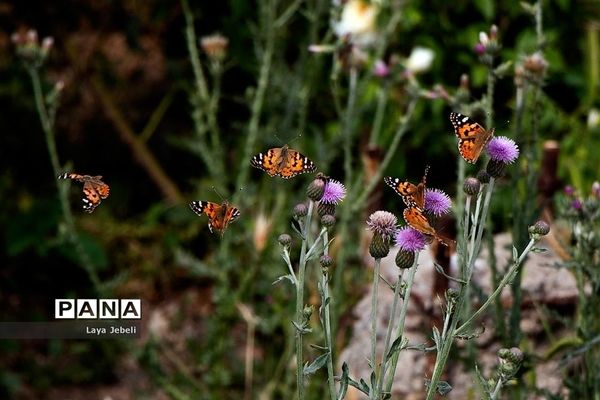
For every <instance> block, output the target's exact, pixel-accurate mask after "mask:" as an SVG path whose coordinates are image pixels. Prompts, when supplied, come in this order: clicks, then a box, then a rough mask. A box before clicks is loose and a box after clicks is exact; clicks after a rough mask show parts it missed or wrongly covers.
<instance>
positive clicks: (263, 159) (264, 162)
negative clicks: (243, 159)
mask: <svg viewBox="0 0 600 400" xmlns="http://www.w3.org/2000/svg"><path fill="white" fill-rule="evenodd" d="M281 153H282V151H281V148H277V147H275V148H272V149H269V150H267V151H266V153H258V154H257V155H255V156H254V157H252V159H251V160H250V164H251V165H252V166H253V167H255V168H258V169H262V170H263V171H265V172H266V173H267V174H269V176H276V175H279V168H280V165H281V161H282V158H281V155H282V154H281Z"/></svg>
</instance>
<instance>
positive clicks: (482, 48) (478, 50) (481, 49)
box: [473, 42, 485, 56]
mask: <svg viewBox="0 0 600 400" xmlns="http://www.w3.org/2000/svg"><path fill="white" fill-rule="evenodd" d="M473 50H475V54H477V55H478V56H481V55H483V54H485V45H484V44H483V43H481V42H479V43H477V44H475V47H474V49H473Z"/></svg>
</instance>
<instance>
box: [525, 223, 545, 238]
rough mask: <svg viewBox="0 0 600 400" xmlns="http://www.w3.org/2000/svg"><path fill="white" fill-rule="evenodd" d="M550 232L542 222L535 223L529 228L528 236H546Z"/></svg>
mask: <svg viewBox="0 0 600 400" xmlns="http://www.w3.org/2000/svg"><path fill="white" fill-rule="evenodd" d="M549 232H550V226H549V225H548V224H547V223H546V222H545V221H542V220H539V221H537V222H536V223H535V224H533V225H532V226H530V227H529V235H531V236H534V235H537V236H538V237H539V236H546V235H547V234H548V233H549Z"/></svg>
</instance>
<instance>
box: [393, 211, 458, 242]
mask: <svg viewBox="0 0 600 400" xmlns="http://www.w3.org/2000/svg"><path fill="white" fill-rule="evenodd" d="M402 215H403V216H404V221H406V223H407V224H408V225H410V227H411V228H413V229H415V230H417V231H419V232H421V233H424V234H425V235H429V236H433V237H434V238H436V239H437V240H438V242H440V243H441V244H443V245H444V246H448V242H449V240H448V239H446V238H444V237H442V236H440V235H438V233H437V232H436V230H435V229H434V228H433V227H432V226H431V224H430V223H429V220H427V217H426V216H425V214H423V210H422V209H420V208H418V207H416V206H409V207H407V208H405V209H404V212H403V214H402Z"/></svg>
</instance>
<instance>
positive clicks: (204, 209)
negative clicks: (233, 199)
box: [190, 201, 240, 236]
mask: <svg viewBox="0 0 600 400" xmlns="http://www.w3.org/2000/svg"><path fill="white" fill-rule="evenodd" d="M190 208H191V209H192V211H193V212H195V213H196V214H198V215H200V216H201V215H202V214H204V215H206V216H207V217H208V229H209V230H210V231H211V232H213V229H214V230H215V231H217V232H219V233H220V234H221V236H223V232H225V229H227V226H228V225H229V223H230V222H233V221H235V219H236V218H237V217H239V216H240V210H238V209H237V208H235V207H232V206H230V205H229V203H227V202H226V201H224V202H223V203H221V204H217V203H212V202H210V201H192V202H190Z"/></svg>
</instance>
